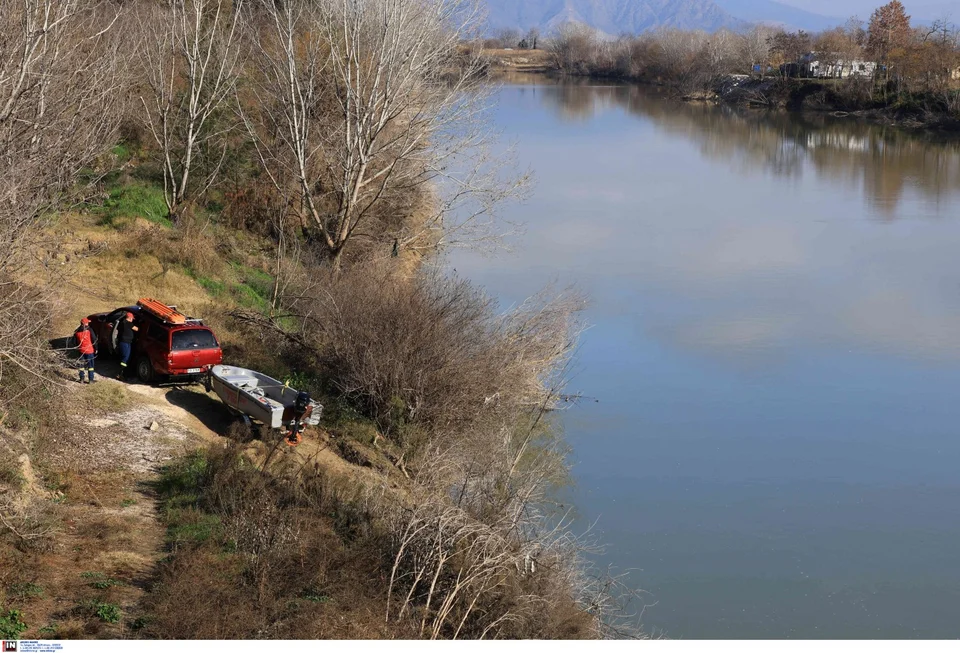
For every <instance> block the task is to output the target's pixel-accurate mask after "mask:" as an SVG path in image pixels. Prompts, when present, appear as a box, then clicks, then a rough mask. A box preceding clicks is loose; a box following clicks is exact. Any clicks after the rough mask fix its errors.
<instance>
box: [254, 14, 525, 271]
mask: <svg viewBox="0 0 960 653" xmlns="http://www.w3.org/2000/svg"><path fill="white" fill-rule="evenodd" d="M478 15H479V14H478V13H477V9H476V7H475V6H474V5H473V3H472V0H427V1H423V0H378V1H377V2H367V1H363V0H326V1H325V2H306V1H305V0H291V1H290V2H284V3H273V2H264V3H262V4H260V5H259V6H258V11H257V15H255V16H253V18H252V20H251V34H252V38H253V41H254V43H255V49H256V51H257V55H258V60H259V62H260V68H261V70H262V71H263V72H262V74H261V75H259V78H260V82H259V83H258V84H257V86H256V88H255V89H254V91H253V93H254V98H255V99H254V100H253V101H251V102H250V103H247V104H246V105H245V107H244V115H245V116H246V120H247V124H248V126H249V128H250V132H251V134H252V135H253V136H254V138H255V139H256V141H257V143H258V149H259V151H260V154H261V158H262V161H263V163H264V167H265V168H267V169H268V170H271V171H274V170H275V171H278V172H277V173H275V172H270V174H271V175H272V178H273V179H274V181H275V183H276V184H277V186H278V188H279V187H282V186H283V185H284V184H285V183H289V182H290V181H291V180H292V181H293V183H295V185H296V187H297V189H298V192H299V199H300V205H301V207H302V208H301V211H302V218H303V226H304V228H305V230H307V231H308V232H309V233H310V234H311V235H312V236H313V237H315V239H316V240H317V241H319V242H320V244H321V245H322V247H323V249H324V250H325V251H326V253H327V255H328V256H329V258H330V259H331V261H332V263H333V265H334V267H335V268H336V269H339V267H340V264H341V260H342V257H343V253H344V250H345V248H346V246H347V244H348V243H349V242H350V241H351V240H352V239H353V238H354V237H355V236H361V237H365V238H367V239H369V240H373V241H380V242H388V243H393V244H394V245H395V247H396V248H404V247H420V246H429V247H436V246H438V245H439V244H441V243H444V242H452V241H456V240H458V239H459V240H462V239H473V238H475V237H476V236H477V235H478V234H483V235H486V234H488V230H487V227H489V221H487V220H486V219H485V218H489V216H490V215H491V214H492V211H493V210H494V208H495V207H496V205H497V204H498V203H499V202H500V201H502V200H503V199H505V198H507V197H510V196H512V195H513V194H515V193H516V192H517V190H518V188H520V187H521V186H522V182H524V181H525V178H521V179H519V180H517V179H510V180H504V179H503V177H502V176H501V174H500V170H501V167H500V165H499V163H500V160H499V159H497V158H495V157H492V156H490V155H489V154H488V149H487V147H488V145H489V144H490V143H491V140H492V139H491V136H492V134H491V133H490V132H489V131H487V130H486V127H485V124H484V122H483V121H482V120H481V119H480V118H481V114H482V112H483V110H484V109H485V107H486V101H485V100H486V98H487V96H488V93H489V89H484V88H483V87H482V83H481V82H482V75H481V70H482V64H481V62H480V61H479V60H478V59H476V58H474V57H471V56H463V55H462V49H461V47H460V44H461V42H462V41H464V40H466V39H467V38H468V37H470V36H472V34H473V30H474V29H475V28H476V26H477V20H478ZM279 171H282V172H283V173H284V178H281V175H280V174H279ZM418 196H419V198H420V199H419V201H417V197H418ZM411 205H414V206H411Z"/></svg>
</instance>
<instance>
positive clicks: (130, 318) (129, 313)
mask: <svg viewBox="0 0 960 653" xmlns="http://www.w3.org/2000/svg"><path fill="white" fill-rule="evenodd" d="M127 319H128V320H132V319H133V313H131V312H130V311H127Z"/></svg>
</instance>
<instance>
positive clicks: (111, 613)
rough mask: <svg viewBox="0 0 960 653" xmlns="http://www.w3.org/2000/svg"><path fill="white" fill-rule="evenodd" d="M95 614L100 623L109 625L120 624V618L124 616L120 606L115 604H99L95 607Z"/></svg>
mask: <svg viewBox="0 0 960 653" xmlns="http://www.w3.org/2000/svg"><path fill="white" fill-rule="evenodd" d="M93 609H94V614H95V615H97V618H98V619H100V621H103V622H105V623H108V624H115V623H119V621H120V617H122V616H123V611H122V610H120V606H119V605H116V604H114V603H103V602H99V601H98V602H97V603H95V604H94V605H93Z"/></svg>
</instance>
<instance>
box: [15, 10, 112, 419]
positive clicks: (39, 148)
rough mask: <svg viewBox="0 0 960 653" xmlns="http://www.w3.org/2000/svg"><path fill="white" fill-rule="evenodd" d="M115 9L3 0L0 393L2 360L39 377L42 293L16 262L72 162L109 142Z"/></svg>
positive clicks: (35, 236)
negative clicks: (26, 281)
mask: <svg viewBox="0 0 960 653" xmlns="http://www.w3.org/2000/svg"><path fill="white" fill-rule="evenodd" d="M116 19H117V14H116V12H115V11H112V10H111V9H110V5H109V4H108V3H88V2H82V1H81V0H0V25H2V29H3V36H2V37H0V329H2V330H3V342H2V344H0V374H4V375H5V376H4V377H3V378H2V379H0V402H2V401H3V396H2V395H3V393H4V391H5V390H7V389H8V388H9V387H10V385H9V378H8V377H9V376H10V375H9V374H7V370H5V369H4V367H3V366H4V365H6V366H7V369H9V370H13V371H18V372H19V373H20V374H21V375H24V374H25V375H27V376H28V377H30V378H31V379H32V380H33V381H35V382H36V381H40V380H42V379H43V378H44V373H43V371H42V368H41V363H42V361H43V360H44V359H45V356H46V350H45V348H43V347H42V346H41V344H40V343H41V342H42V341H41V340H40V337H41V336H42V335H43V328H42V327H43V325H44V324H45V319H46V318H45V312H44V302H45V298H44V297H43V295H42V294H38V293H37V292H35V291H34V290H31V289H30V288H29V287H27V286H26V285H25V284H24V283H23V282H22V281H21V279H22V275H21V271H20V265H21V264H22V263H23V262H24V260H25V254H26V251H27V250H28V248H29V247H30V246H32V245H33V244H35V243H36V242H37V241H39V240H40V238H41V233H40V227H41V225H42V224H43V221H44V218H45V216H49V215H51V213H52V212H53V210H55V208H56V207H57V206H58V205H59V204H60V203H61V202H62V201H63V200H64V199H65V191H67V190H68V189H69V188H70V187H71V185H72V184H73V183H74V182H75V180H76V175H77V172H78V171H79V170H80V169H81V168H82V167H84V166H85V165H87V164H89V163H90V162H91V161H92V160H93V158H94V157H95V156H96V155H98V154H99V153H100V152H102V151H103V150H104V149H105V148H106V147H109V144H110V142H111V139H112V135H113V132H114V130H115V128H116V125H117V122H118V112H117V110H116V107H117V104H119V103H118V102H117V96H118V95H119V92H118V91H119V87H120V85H121V83H122V80H123V76H122V74H121V72H122V71H121V69H120V65H119V62H120V61H121V57H120V54H119V52H118V49H119V43H118V41H117V40H116V39H115V38H113V37H114V36H115V34H114V33H113V32H112V31H111V27H112V26H113V24H114V22H115V21H116Z"/></svg>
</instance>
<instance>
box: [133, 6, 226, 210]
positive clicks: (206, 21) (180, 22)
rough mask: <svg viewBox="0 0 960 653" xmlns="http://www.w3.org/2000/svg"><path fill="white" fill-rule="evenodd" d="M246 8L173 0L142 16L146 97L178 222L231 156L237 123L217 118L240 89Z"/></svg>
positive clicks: (142, 11) (146, 8)
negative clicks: (228, 137)
mask: <svg viewBox="0 0 960 653" xmlns="http://www.w3.org/2000/svg"><path fill="white" fill-rule="evenodd" d="M242 8H243V0H171V1H170V2H166V3H164V4H161V5H156V6H144V7H141V8H140V11H139V14H138V15H139V16H140V23H141V30H142V33H143V34H144V39H143V41H142V43H141V44H140V47H139V49H138V51H139V55H140V59H141V63H142V66H143V70H144V73H145V81H146V86H147V91H148V93H147V97H143V96H141V98H140V100H141V104H142V105H143V111H144V119H145V122H146V124H147V127H148V128H149V129H150V133H151V134H152V135H153V138H154V140H155V141H156V143H157V145H158V146H159V147H160V155H161V157H162V167H163V190H164V193H163V195H164V200H165V201H166V204H167V210H168V211H169V213H170V215H171V217H172V218H173V219H174V220H176V219H177V218H178V217H179V215H180V212H181V211H182V207H183V206H184V204H185V202H187V201H188V200H189V199H190V198H191V195H193V196H196V195H201V194H203V193H204V192H205V191H206V190H207V189H208V188H209V187H210V186H211V185H212V184H213V182H214V181H215V179H216V176H217V173H218V172H219V170H220V167H221V165H222V163H223V159H224V156H225V155H226V152H227V145H226V140H225V139H224V138H223V136H224V135H225V134H226V132H228V131H229V130H230V129H231V128H232V126H233V125H232V122H231V121H229V120H226V121H224V120H222V119H221V120H219V121H218V120H217V118H216V117H217V114H218V112H220V110H221V108H222V107H223V106H224V102H225V101H226V100H228V99H230V98H232V96H233V91H234V87H235V86H236V81H237V77H238V74H237V73H238V60H239V53H240V50H239V47H238V44H239V30H238V24H239V19H240V12H241V10H242ZM218 150H219V151H218ZM205 159H208V160H205ZM198 163H201V164H204V165H202V166H198ZM200 168H202V170H200V178H199V179H196V178H195V177H196V176H197V175H196V174H195V171H198V169H200Z"/></svg>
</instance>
